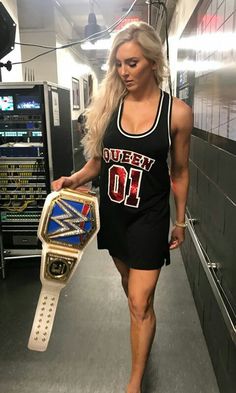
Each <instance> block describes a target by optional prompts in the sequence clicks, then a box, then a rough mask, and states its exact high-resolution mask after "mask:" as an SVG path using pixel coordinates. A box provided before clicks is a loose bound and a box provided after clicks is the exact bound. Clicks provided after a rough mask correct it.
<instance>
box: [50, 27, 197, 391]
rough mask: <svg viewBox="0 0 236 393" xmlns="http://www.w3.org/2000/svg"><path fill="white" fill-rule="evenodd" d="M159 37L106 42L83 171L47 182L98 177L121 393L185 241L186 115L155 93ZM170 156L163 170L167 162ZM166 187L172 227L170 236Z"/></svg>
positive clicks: (132, 383)
mask: <svg viewBox="0 0 236 393" xmlns="http://www.w3.org/2000/svg"><path fill="white" fill-rule="evenodd" d="M164 75H166V67H165V62H164V58H163V53H162V46H161V41H160V39H159V37H158V36H157V35H156V33H155V31H154V29H153V28H152V27H150V26H149V25H147V24H146V23H144V22H140V23H132V24H130V25H128V26H126V27H125V28H124V29H123V30H122V31H120V32H119V33H118V34H117V35H116V37H115V39H114V42H113V47H112V49H111V52H110V56H109V60H108V72H107V75H106V77H105V79H104V81H103V83H102V86H101V89H100V90H99V93H98V95H97V96H96V97H94V99H93V101H92V103H91V105H90V107H89V109H88V110H87V113H86V116H87V129H88V132H87V134H86V136H85V138H84V141H83V142H84V147H85V152H86V154H87V156H88V157H90V158H89V159H88V162H87V163H86V165H85V166H84V167H83V168H82V169H81V170H80V171H79V172H77V173H74V174H73V175H72V176H70V177H61V178H60V179H58V180H56V181H54V182H53V184H52V186H53V189H54V190H59V189H60V188H61V187H71V188H73V189H74V188H77V187H79V186H82V185H83V184H85V183H87V182H88V181H90V180H91V179H93V178H94V177H96V176H97V175H98V174H100V219H101V230H100V232H99V235H98V248H100V249H102V248H105V249H108V251H109V253H110V255H111V257H112V258H113V261H114V263H115V265H116V267H117V269H118V271H119V273H120V275H121V282H122V286H123V289H124V292H125V294H126V296H127V298H128V305H129V310H130V321H131V322H130V323H131V329H130V336H131V352H132V366H131V373H130V379H129V381H128V385H127V388H126V393H140V392H141V384H142V378H143V374H144V371H145V366H146V364H147V360H148V356H149V353H150V350H151V346H152V342H153V339H154V335H155V329H156V318H155V313H154V309H153V299H154V292H155V288H156V284H157V281H158V278H159V275H160V271H161V268H162V266H163V265H168V264H169V263H170V252H169V250H170V249H174V248H176V247H178V246H179V245H180V244H181V243H182V242H183V240H184V231H185V224H184V222H185V207H186V200H187V193H188V184H189V170H188V155H189V140H190V133H191V128H192V112H191V109H190V108H189V107H188V106H187V105H186V104H185V103H183V102H182V101H180V100H178V99H177V98H173V99H172V97H170V95H169V94H167V93H166V92H164V91H163V90H161V88H160V84H161V82H162V80H163V77H164ZM169 150H170V155H171V166H170V169H169V168H168V166H167V163H166V159H167V155H168V151H169ZM170 186H171V187H172V190H173V193H174V199H175V205H176V223H175V226H174V227H173V228H172V232H171V238H170V241H169V240H168V233H169V221H170V217H169V192H170Z"/></svg>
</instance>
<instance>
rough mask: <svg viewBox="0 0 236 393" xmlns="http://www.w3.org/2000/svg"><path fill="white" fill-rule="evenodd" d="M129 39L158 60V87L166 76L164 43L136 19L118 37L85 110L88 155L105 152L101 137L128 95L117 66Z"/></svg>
mask: <svg viewBox="0 0 236 393" xmlns="http://www.w3.org/2000/svg"><path fill="white" fill-rule="evenodd" d="M128 41H135V42H136V43H137V44H139V45H140V47H141V49H142V51H143V55H144V57H146V59H148V60H151V61H153V62H155V63H156V64H157V65H158V67H156V69H155V70H154V76H155V79H156V82H157V85H158V86H159V85H160V84H161V82H162V81H163V78H164V76H166V75H167V73H166V70H167V67H166V64H165V60H164V56H163V52H162V43H161V40H160V38H159V36H158V35H157V33H156V32H155V30H154V29H153V27H151V26H149V25H148V24H147V23H145V22H134V23H130V24H128V25H126V26H125V27H124V28H123V29H122V30H121V31H120V32H119V33H117V35H116V36H115V38H114V40H113V44H112V48H111V51H110V54H109V58H108V62H107V64H108V70H107V73H106V76H105V78H104V79H103V81H102V83H101V85H100V88H99V91H98V93H97V94H96V95H95V96H94V97H93V99H92V102H91V104H90V106H89V107H88V109H87V110H86V112H85V116H86V129H87V130H88V131H87V133H86V135H85V137H84V138H83V140H82V144H83V146H84V152H85V155H86V157H99V156H101V155H102V140H103V136H104V133H105V130H106V128H107V126H108V123H109V120H110V118H111V116H112V114H113V112H114V111H115V109H116V108H117V106H118V104H119V101H120V99H121V98H123V97H124V96H125V95H126V94H127V89H126V88H125V85H124V83H123V82H122V80H121V78H120V76H119V74H118V72H117V68H116V52H117V50H118V48H119V47H120V45H122V44H124V43H125V42H128Z"/></svg>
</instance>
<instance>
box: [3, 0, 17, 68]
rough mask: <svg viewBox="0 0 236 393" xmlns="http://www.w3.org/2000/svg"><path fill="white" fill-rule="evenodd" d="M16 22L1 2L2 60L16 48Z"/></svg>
mask: <svg viewBox="0 0 236 393" xmlns="http://www.w3.org/2000/svg"><path fill="white" fill-rule="evenodd" d="M15 34H16V24H15V22H14V21H13V20H12V18H11V16H10V15H9V14H8V12H7V10H6V8H5V7H4V5H3V4H2V3H1V2H0V60H1V59H2V58H3V57H4V56H6V55H7V54H8V53H9V52H11V51H12V50H13V49H14V42H15Z"/></svg>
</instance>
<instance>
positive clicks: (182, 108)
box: [171, 97, 193, 130]
mask: <svg viewBox="0 0 236 393" xmlns="http://www.w3.org/2000/svg"><path fill="white" fill-rule="evenodd" d="M192 121H193V112H192V108H191V107H190V106H189V105H188V104H186V103H185V102H184V101H182V100H180V99H179V98H177V97H173V103H172V114H171V123H172V129H174V130H176V129H182V127H183V125H184V124H188V125H191V124H192Z"/></svg>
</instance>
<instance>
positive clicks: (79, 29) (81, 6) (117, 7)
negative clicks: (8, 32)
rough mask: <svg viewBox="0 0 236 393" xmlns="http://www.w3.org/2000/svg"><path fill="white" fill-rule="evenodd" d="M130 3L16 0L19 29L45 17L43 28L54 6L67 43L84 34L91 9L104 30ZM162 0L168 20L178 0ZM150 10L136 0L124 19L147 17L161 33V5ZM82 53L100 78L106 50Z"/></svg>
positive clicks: (57, 25)
mask: <svg viewBox="0 0 236 393" xmlns="http://www.w3.org/2000/svg"><path fill="white" fill-rule="evenodd" d="M152 1H153V0H152ZM133 2H134V0H34V1H32V0H18V1H17V5H18V12H19V15H20V28H22V29H30V28H31V29H32V28H36V29H37V28H41V27H42V26H41V25H42V23H43V22H42V21H43V20H47V22H45V25H44V27H45V26H46V25H47V26H48V25H50V24H51V19H50V16H49V14H50V7H49V6H51V8H52V7H54V8H56V13H55V15H56V17H55V18H54V23H55V26H54V28H55V31H56V34H58V35H59V36H61V37H62V36H64V39H65V40H66V42H75V41H79V40H81V39H83V38H84V37H85V35H84V28H85V26H86V25H87V24H88V15H89V13H90V12H91V11H93V12H94V13H95V15H96V18H97V24H98V25H100V26H101V27H102V30H103V29H105V28H107V27H109V26H111V25H112V24H113V23H114V22H116V21H117V20H118V19H119V18H120V17H122V16H123V15H125V14H126V13H127V11H129V10H130V7H131V5H132V4H133ZM162 2H164V3H165V4H166V7H167V9H168V20H170V19H171V16H172V14H173V11H174V8H175V5H176V2H177V0H162ZM155 3H157V1H155ZM151 10H152V12H151V15H150V13H149V12H148V11H150V7H149V6H148V4H147V3H146V0H137V1H136V3H135V4H134V6H133V8H132V10H130V13H129V15H128V16H127V18H139V19H140V20H143V21H146V22H148V16H149V20H150V19H151V23H152V25H153V26H154V27H155V28H156V29H157V30H159V33H160V34H162V35H163V31H162V30H163V26H162V25H163V23H162V22H163V8H162V7H161V6H158V5H157V4H155V5H153V6H152V7H151ZM150 17H151V18H150ZM65 21H66V22H65ZM68 27H69V28H68ZM118 28H119V27H118ZM75 49H77V50H80V48H79V47H78V46H75ZM83 52H84V53H83V55H84V56H86V57H87V59H88V61H89V63H90V64H91V66H92V67H93V69H94V71H95V72H96V74H97V75H98V77H99V79H100V78H101V77H102V71H101V65H102V64H104V63H105V62H106V59H107V55H108V52H107V50H89V51H83Z"/></svg>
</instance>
